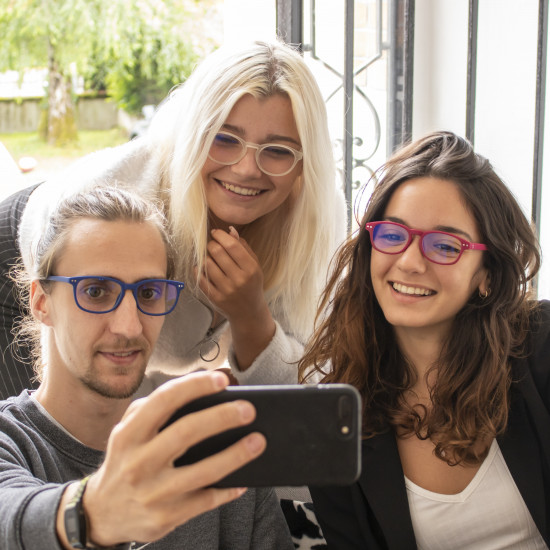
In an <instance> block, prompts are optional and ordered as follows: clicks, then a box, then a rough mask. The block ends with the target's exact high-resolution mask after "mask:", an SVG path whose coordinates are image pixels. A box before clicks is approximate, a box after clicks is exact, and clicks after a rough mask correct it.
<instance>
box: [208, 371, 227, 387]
mask: <svg viewBox="0 0 550 550" xmlns="http://www.w3.org/2000/svg"><path fill="white" fill-rule="evenodd" d="M211 376H212V381H213V382H214V386H215V387H216V389H219V390H223V389H224V388H225V387H226V386H227V383H228V379H227V376H225V374H224V373H223V372H213V373H212V375H211Z"/></svg>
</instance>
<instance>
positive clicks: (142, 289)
mask: <svg viewBox="0 0 550 550" xmlns="http://www.w3.org/2000/svg"><path fill="white" fill-rule="evenodd" d="M164 288H165V285H164V283H161V282H160V281H158V282H154V281H149V282H147V283H145V284H143V285H140V286H139V287H138V295H139V299H140V300H143V301H147V302H154V301H156V300H160V299H161V298H162V297H163V296H164Z"/></svg>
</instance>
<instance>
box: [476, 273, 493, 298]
mask: <svg viewBox="0 0 550 550" xmlns="http://www.w3.org/2000/svg"><path fill="white" fill-rule="evenodd" d="M484 272H485V274H484V276H483V278H482V279H481V282H480V283H479V286H478V292H479V296H480V297H481V298H487V296H489V294H491V277H490V276H489V272H488V271H487V270H486V269H484Z"/></svg>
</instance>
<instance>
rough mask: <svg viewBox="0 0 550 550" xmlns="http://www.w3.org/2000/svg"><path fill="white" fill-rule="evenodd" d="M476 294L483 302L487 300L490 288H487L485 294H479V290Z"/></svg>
mask: <svg viewBox="0 0 550 550" xmlns="http://www.w3.org/2000/svg"><path fill="white" fill-rule="evenodd" d="M478 294H479V297H480V298H481V299H482V300H485V298H487V297H488V296H489V294H491V289H490V288H487V289H486V290H485V292H481V290H479V291H478Z"/></svg>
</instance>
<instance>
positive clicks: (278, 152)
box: [262, 145, 294, 158]
mask: <svg viewBox="0 0 550 550" xmlns="http://www.w3.org/2000/svg"><path fill="white" fill-rule="evenodd" d="M262 155H266V156H269V157H272V158H286V157H293V156H294V153H293V152H292V151H291V150H290V149H288V148H287V147H283V146H282V145H265V146H264V147H263V148H262Z"/></svg>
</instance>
